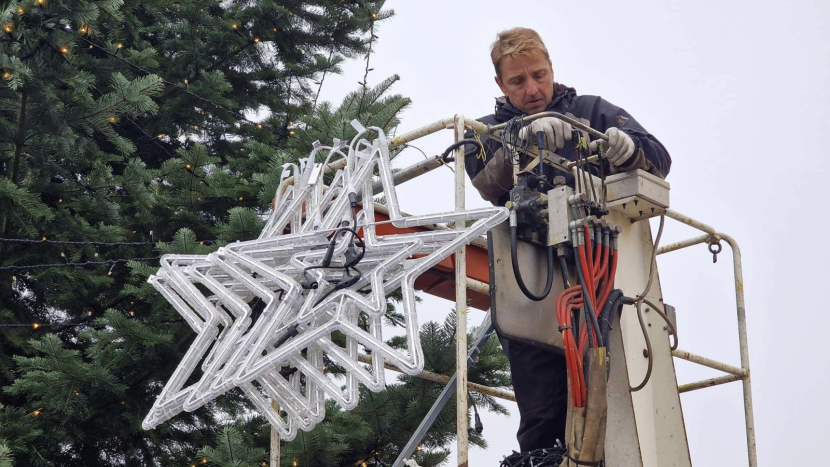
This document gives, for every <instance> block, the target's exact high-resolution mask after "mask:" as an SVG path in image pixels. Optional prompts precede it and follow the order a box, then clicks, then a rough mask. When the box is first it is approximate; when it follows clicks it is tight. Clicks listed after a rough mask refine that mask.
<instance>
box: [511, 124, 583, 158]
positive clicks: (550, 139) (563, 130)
mask: <svg viewBox="0 0 830 467" xmlns="http://www.w3.org/2000/svg"><path fill="white" fill-rule="evenodd" d="M528 128H530V135H528V134H527V130H528ZM539 131H542V132H544V133H545V141H544V147H543V149H547V150H548V151H556V150H557V149H562V148H563V147H564V146H565V141H570V140H571V134H572V133H573V128H572V127H571V124H570V123H568V122H563V121H562V120H559V119H558V118H553V117H543V118H540V119H538V120H533V121H532V122H530V126H529V127H524V128H522V130H521V131H520V132H519V137H520V138H522V139H530V141H532V142H533V143H535V142H536V133H537V132H539Z"/></svg>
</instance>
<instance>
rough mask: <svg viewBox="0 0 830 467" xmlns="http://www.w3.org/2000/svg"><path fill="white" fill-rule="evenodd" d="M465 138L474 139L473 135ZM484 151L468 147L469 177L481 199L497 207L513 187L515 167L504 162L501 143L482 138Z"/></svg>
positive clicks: (465, 154) (466, 158) (466, 163)
mask: <svg viewBox="0 0 830 467" xmlns="http://www.w3.org/2000/svg"><path fill="white" fill-rule="evenodd" d="M465 137H468V138H472V137H473V136H472V133H469V135H468V136H466V135H465ZM481 142H482V145H483V146H484V151H481V150H479V148H478V147H477V146H473V145H468V146H467V150H466V152H465V153H464V165H465V168H466V170H467V175H468V176H469V177H470V180H471V181H472V182H473V186H474V187H475V188H476V189H477V190H478V192H479V194H481V197H482V198H484V199H485V200H487V201H489V202H491V203H493V204H494V205H497V204H498V203H499V198H501V197H502V196H503V195H504V194H505V193H507V192H508V191H510V189H511V188H512V187H513V166H511V165H509V164H506V163H505V161H504V149H503V148H502V147H501V143H498V142H497V141H493V140H491V139H490V138H487V137H485V136H482V137H481Z"/></svg>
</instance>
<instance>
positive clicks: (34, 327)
mask: <svg viewBox="0 0 830 467" xmlns="http://www.w3.org/2000/svg"><path fill="white" fill-rule="evenodd" d="M39 327H40V324H38V323H32V328H33V329H37V328H39Z"/></svg>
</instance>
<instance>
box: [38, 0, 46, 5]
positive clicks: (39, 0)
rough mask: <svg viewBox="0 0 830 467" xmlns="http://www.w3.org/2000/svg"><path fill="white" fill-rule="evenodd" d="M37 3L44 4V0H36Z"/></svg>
mask: <svg viewBox="0 0 830 467" xmlns="http://www.w3.org/2000/svg"><path fill="white" fill-rule="evenodd" d="M37 4H38V5H41V6H43V5H45V4H46V0H37Z"/></svg>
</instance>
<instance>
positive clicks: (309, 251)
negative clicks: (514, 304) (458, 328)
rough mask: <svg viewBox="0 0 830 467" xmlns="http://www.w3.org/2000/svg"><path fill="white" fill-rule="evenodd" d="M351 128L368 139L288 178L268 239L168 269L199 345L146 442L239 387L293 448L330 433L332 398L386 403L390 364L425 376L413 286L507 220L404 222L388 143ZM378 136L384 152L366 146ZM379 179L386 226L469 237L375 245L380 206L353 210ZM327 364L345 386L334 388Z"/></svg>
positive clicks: (161, 403)
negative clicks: (396, 313)
mask: <svg viewBox="0 0 830 467" xmlns="http://www.w3.org/2000/svg"><path fill="white" fill-rule="evenodd" d="M352 124H353V125H354V126H355V128H356V129H357V130H358V134H357V136H355V138H354V139H353V140H352V142H351V144H350V145H348V146H347V145H345V144H342V143H341V142H340V141H337V140H335V142H334V145H333V146H321V145H319V144H318V143H315V148H314V150H313V151H312V153H311V155H310V156H309V157H308V159H306V160H304V161H302V162H301V164H300V165H299V166H294V165H291V166H289V165H286V166H284V170H283V179H284V178H286V177H287V175H288V173H289V168H293V175H294V184H293V186H287V188H286V189H285V191H284V192H283V191H282V187H283V186H284V185H287V184H285V183H282V184H281V190H280V191H278V192H277V197H276V200H275V209H274V211H273V213H272V215H271V217H270V218H269V220H268V222H267V223H266V225H265V227H264V228H263V230H262V233H261V234H260V237H259V238H258V239H256V240H251V241H245V242H235V243H232V244H229V245H227V246H225V247H222V248H220V249H219V250H217V251H216V252H214V253H211V254H209V255H165V256H164V257H162V260H161V268H160V269H159V271H158V272H157V273H156V274H155V275H153V276H151V277H150V278H149V279H148V282H150V283H151V284H153V286H154V287H155V288H156V289H157V290H158V291H159V292H160V293H161V294H162V295H163V296H164V297H165V298H166V299H167V300H168V301H169V302H170V304H171V305H173V307H174V308H175V309H176V310H177V311H178V312H179V313H180V314H181V315H182V317H183V318H184V319H185V321H186V322H187V323H188V324H189V325H190V327H191V328H192V329H193V331H194V332H196V334H197V337H196V339H195V341H194V342H193V344H192V345H191V347H190V349H189V350H188V351H187V353H186V354H185V356H184V358H183V359H182V361H181V363H180V364H179V366H178V367H177V368H176V370H175V372H174V373H173V375H172V376H171V378H170V380H169V381H168V382H167V384H166V385H165V387H164V389H163V390H162V391H161V394H159V396H158V398H157V399H156V402H155V404H154V405H153V407H152V409H151V410H150V413H149V414H148V415H147V417H146V418H145V420H144V422H143V425H142V426H143V427H144V429H147V430H149V429H152V428H154V427H156V426H158V425H159V424H161V423H163V422H165V421H167V420H169V419H171V418H172V417H174V416H176V415H177V414H179V413H181V412H182V411H183V410H184V411H193V410H196V409H198V408H199V407H201V406H203V405H204V404H206V403H208V402H210V401H212V400H213V399H215V398H216V397H217V396H219V395H221V394H224V393H225V392H227V391H229V390H231V389H233V388H235V387H239V388H240V389H241V390H242V392H243V393H244V394H245V395H246V396H247V397H248V398H249V399H250V400H251V401H252V402H253V404H254V405H255V406H256V408H257V409H258V410H259V412H260V413H261V414H262V415H263V416H264V417H265V418H266V419H268V421H269V422H270V423H271V424H272V425H273V426H274V427H275V428H276V429H277V430H278V432H279V433H280V435H281V436H282V438H283V439H286V440H291V439H293V438H294V436H296V433H297V429H302V430H306V431H307V430H311V429H312V428H313V427H314V426H315V425H316V424H317V423H319V422H320V421H322V420H323V417H324V416H325V399H326V398H330V399H332V400H334V401H335V402H336V403H337V404H339V405H341V406H342V407H343V408H344V409H345V410H350V409H352V408H354V407H356V406H357V404H358V402H359V384H363V385H364V386H366V387H367V388H368V389H370V390H372V391H374V392H378V391H381V390H382V389H383V388H384V385H385V381H384V370H383V368H384V363H387V362H388V363H391V364H393V365H395V366H397V367H399V368H401V369H402V370H403V371H405V372H406V373H408V374H411V375H417V374H418V373H420V372H421V371H422V370H423V366H424V356H423V351H422V349H421V342H420V335H419V326H418V319H417V315H416V309H415V288H414V283H415V279H417V278H418V276H420V275H421V274H423V273H424V272H426V271H427V270H429V269H430V268H431V267H433V266H435V265H436V264H437V263H438V262H440V261H441V260H443V259H444V258H447V257H449V256H450V255H452V254H453V253H455V252H456V251H458V250H459V249H460V248H461V247H462V246H464V245H465V244H467V243H469V242H470V241H472V240H473V239H475V238H477V237H479V236H481V235H482V234H484V233H485V232H487V230H489V229H490V228H492V227H494V226H495V225H497V224H499V223H501V222H503V221H504V220H505V219H506V218H507V215H508V211H507V210H506V209H505V208H502V207H493V208H482V209H472V210H467V211H453V212H445V213H437V214H430V215H423V216H408V217H404V216H402V215H401V211H400V208H399V206H398V199H397V195H396V193H395V186H394V183H393V180H392V172H391V170H390V164H389V149H388V140H387V139H386V136H385V134H384V133H383V131H382V130H381V129H380V128H375V127H371V128H369V129H366V128H363V127H362V126H361V125H360V124H359V123H357V122H356V121H355V122H352ZM369 131H374V132H376V133H377V134H378V138H377V139H375V140H374V141H372V142H370V141H367V140H366V139H363V138H362V137H363V135H365V134H366V133H367V132H369ZM321 151H328V153H327V155H326V157H325V160H324V162H323V163H315V161H316V158H317V154H318V153H319V152H321ZM344 151H346V152H344ZM335 157H342V158H345V159H346V161H347V163H346V166H345V168H344V169H342V170H338V171H337V172H336V173H335V174H334V176H333V179H331V180H330V183H328V184H326V183H325V181H324V176H323V167H325V166H326V165H327V164H328V163H329V162H330V161H331V160H332V158H335ZM375 171H376V172H377V174H379V175H378V176H379V178H380V181H381V185H382V188H383V192H382V194H383V196H384V198H385V199H386V202H387V208H388V211H389V217H390V220H389V221H384V222H388V223H391V224H392V225H393V226H395V227H398V228H407V227H418V226H426V225H441V224H446V223H450V222H452V223H464V224H467V223H471V225H469V226H467V227H466V228H465V229H463V230H455V229H447V228H443V229H440V230H428V231H425V232H418V233H403V234H392V235H378V234H377V233H376V231H375V227H376V225H378V224H379V222H377V221H376V220H375V215H374V207H373V203H371V202H366V203H363V206H362V209H361V210H360V211H359V212H358V211H357V210H356V206H357V201H358V199H362V200H371V199H372V198H373V189H372V184H373V174H374V173H375ZM358 234H359V236H358ZM398 288H400V289H401V293H402V305H403V306H402V307H401V308H402V310H401V311H402V315H403V317H404V325H405V328H406V345H405V348H393V347H391V346H389V345H388V344H387V343H386V342H385V341H384V340H383V326H382V324H383V323H382V319H383V317H384V315H385V314H386V297H387V295H389V294H390V293H392V292H394V291H395V290H397V289H398ZM259 303H261V305H258V306H256V307H253V306H252V305H253V304H259ZM255 310H256V312H255ZM335 331H339V332H340V333H342V334H343V335H345V336H346V346H345V348H343V347H340V346H339V345H337V344H336V343H335V342H334V341H333V340H332V333H334V332H335ZM358 346H363V347H364V348H365V349H366V350H367V351H369V352H371V354H372V355H373V359H372V364H371V365H366V364H364V363H361V362H359V360H358ZM328 364H334V365H337V366H338V367H339V368H340V369H342V370H343V371H344V373H343V374H341V375H339V376H338V375H331V374H327V373H326V372H325V366H326V365H328ZM197 368H198V371H197ZM194 381H195V382H194Z"/></svg>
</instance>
